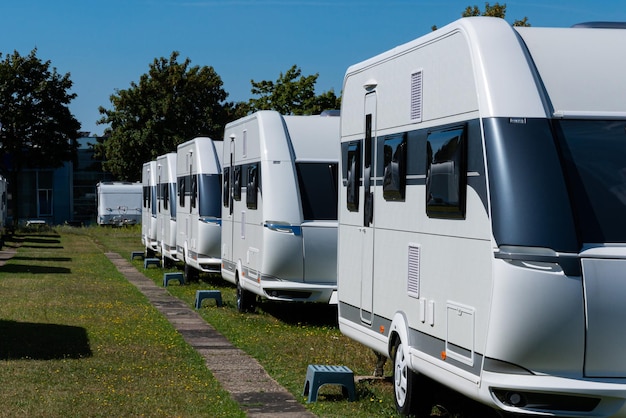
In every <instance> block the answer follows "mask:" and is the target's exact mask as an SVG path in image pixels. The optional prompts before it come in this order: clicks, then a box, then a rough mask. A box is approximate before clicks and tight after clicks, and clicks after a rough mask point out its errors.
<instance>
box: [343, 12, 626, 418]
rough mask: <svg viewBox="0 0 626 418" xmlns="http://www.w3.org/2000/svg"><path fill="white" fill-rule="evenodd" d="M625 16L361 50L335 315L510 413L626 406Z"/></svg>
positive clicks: (379, 347)
mask: <svg viewBox="0 0 626 418" xmlns="http://www.w3.org/2000/svg"><path fill="white" fill-rule="evenodd" d="M624 68H626V30H617V29H593V28H533V27H528V28H525V27H523V28H522V27H520V28H518V27H511V26H510V25H509V24H507V23H506V22H505V21H504V20H503V19H496V18H487V17H476V18H466V19H461V20H459V21H456V22H454V23H452V24H450V25H448V26H445V27H443V28H441V29H439V30H437V31H434V32H432V33H429V34H427V35H425V36H424V37H421V38H419V39H416V40H414V41H412V42H409V43H407V44H404V45H401V46H398V47H396V48H394V49H392V50H390V51H387V52H384V53H382V54H381V55H378V56H376V57H373V58H371V59H368V60H366V61H363V62H361V63H359V64H356V65H353V66H351V67H350V68H348V70H347V72H346V75H345V79H344V85H343V95H342V109H341V154H342V156H341V163H340V173H341V177H342V179H341V183H340V184H341V187H340V200H339V244H338V246H339V248H338V259H339V262H338V303H339V324H340V329H341V331H342V332H343V333H344V334H345V335H347V336H349V337H351V338H353V339H355V340H357V341H360V342H362V343H363V344H365V345H366V346H368V347H370V348H372V349H374V350H375V351H376V352H378V353H381V354H382V355H385V356H387V357H389V358H393V359H394V367H393V369H394V375H395V379H394V385H395V395H396V396H395V398H396V406H397V408H398V410H399V411H400V412H403V413H411V412H413V411H415V410H416V408H417V410H419V406H418V405H416V403H415V402H416V401H418V402H419V401H421V400H422V399H419V398H420V397H421V396H422V395H423V393H424V392H423V391H422V390H421V389H420V388H419V387H417V385H416V383H415V382H416V377H417V375H418V374H423V375H426V376H429V377H431V378H433V379H435V380H437V381H439V382H441V383H443V384H445V385H447V386H449V387H450V388H452V389H454V390H456V391H458V392H461V393H463V394H465V395H467V396H469V397H471V398H473V399H476V400H479V401H481V402H483V403H485V404H488V405H490V406H492V407H495V408H498V409H500V410H504V411H508V412H511V413H516V414H540V415H550V416H567V417H583V416H585V417H589V416H598V417H599V416H626V407H625V404H624V402H625V400H626V355H625V354H624V353H625V350H626V332H625V331H624V324H625V323H626V303H624V299H625V295H626V222H625V221H624V215H625V214H626V77H624V73H623V71H624Z"/></svg>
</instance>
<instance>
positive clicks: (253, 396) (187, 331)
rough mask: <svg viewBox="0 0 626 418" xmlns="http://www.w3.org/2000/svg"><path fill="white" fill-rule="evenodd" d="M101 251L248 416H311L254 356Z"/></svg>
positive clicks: (117, 258)
mask: <svg viewBox="0 0 626 418" xmlns="http://www.w3.org/2000/svg"><path fill="white" fill-rule="evenodd" d="M105 255H106V256H107V257H108V258H109V260H111V262H112V263H113V264H114V265H115V266H116V267H117V269H118V270H119V271H120V272H121V273H122V274H123V275H124V276H125V277H126V278H127V279H128V281H129V282H131V283H132V284H134V285H135V286H136V287H137V289H139V291H141V292H142V293H143V294H144V295H145V296H146V297H147V298H148V300H149V301H150V302H151V303H152V304H153V305H154V306H155V307H156V308H157V309H158V310H159V312H161V313H162V314H163V315H164V316H165V317H166V318H167V319H168V321H170V323H171V324H172V325H173V326H174V328H175V329H176V330H178V332H180V334H181V335H182V336H183V338H184V339H185V341H186V342H187V343H188V344H190V345H191V346H192V347H194V348H195V349H196V350H197V351H198V353H200V355H201V356H202V357H204V359H205V362H206V365H207V368H208V369H209V370H211V372H212V373H213V375H214V376H215V378H216V379H217V380H218V381H219V382H220V384H221V385H222V387H223V388H224V389H226V390H227V391H229V392H230V393H231V396H232V397H233V399H235V400H236V401H237V402H238V403H239V404H240V405H241V407H242V409H244V410H245V411H246V413H247V415H248V416H249V417H252V418H266V417H267V418H269V417H272V418H274V417H278V418H308V417H315V415H314V414H313V413H311V412H310V411H308V410H307V409H306V408H305V407H304V406H303V405H302V404H301V403H299V402H298V400H297V399H296V398H295V397H294V396H293V395H292V394H291V393H289V392H288V391H287V390H286V389H285V388H283V387H282V386H281V385H279V384H278V382H276V381H275V380H274V379H272V377H271V376H270V375H269V374H267V372H266V371H265V369H264V368H263V367H262V366H261V365H260V363H259V362H258V361H257V360H256V359H255V358H253V357H251V356H249V355H248V354H246V353H245V352H244V351H242V350H240V349H238V348H237V347H235V346H233V345H232V344H231V343H230V342H229V341H228V340H227V339H226V338H225V337H224V336H223V335H221V334H220V333H219V332H217V331H216V330H215V328H213V327H212V326H211V325H210V324H208V323H207V322H206V321H205V320H204V319H203V318H202V317H201V316H200V315H199V314H198V313H197V312H196V311H195V310H193V309H192V307H190V306H189V305H187V304H186V303H185V302H183V301H181V300H180V299H177V298H175V297H174V296H172V295H170V294H169V292H167V290H166V289H165V288H163V287H160V286H158V285H156V284H155V283H154V282H153V281H152V280H151V279H149V278H147V277H146V276H144V275H143V274H142V273H140V272H139V271H138V270H137V269H136V268H135V267H134V266H133V265H132V264H131V263H130V262H129V261H128V260H126V259H125V258H124V257H122V256H120V255H119V254H117V253H111V252H107V253H105Z"/></svg>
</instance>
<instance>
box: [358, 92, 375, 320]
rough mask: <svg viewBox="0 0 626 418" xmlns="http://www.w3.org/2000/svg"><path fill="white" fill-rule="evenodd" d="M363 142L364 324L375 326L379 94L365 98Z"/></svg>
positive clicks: (362, 274)
mask: <svg viewBox="0 0 626 418" xmlns="http://www.w3.org/2000/svg"><path fill="white" fill-rule="evenodd" d="M364 123H365V138H364V139H363V164H362V165H361V167H362V173H361V175H362V177H361V178H362V179H363V226H362V229H361V232H362V233H361V237H362V241H361V255H362V257H361V260H362V263H361V266H362V271H361V305H360V306H361V309H360V311H361V312H360V315H361V321H362V322H364V323H366V324H370V325H371V323H372V312H373V301H374V292H373V288H374V280H373V278H374V189H375V185H376V183H375V182H376V180H375V167H376V162H375V158H376V156H375V154H376V152H375V151H376V146H375V143H376V92H371V93H368V94H367V95H366V96H365V109H364Z"/></svg>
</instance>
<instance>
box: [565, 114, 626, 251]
mask: <svg viewBox="0 0 626 418" xmlns="http://www.w3.org/2000/svg"><path fill="white" fill-rule="evenodd" d="M556 123H557V127H558V129H557V131H558V132H559V135H558V138H559V145H560V150H561V153H562V159H563V166H564V168H565V174H566V178H567V179H566V180H567V182H568V183H569V189H570V191H571V192H570V199H571V201H572V204H573V209H574V213H575V214H576V217H575V219H576V224H577V228H578V233H579V237H580V239H581V241H582V243H607V242H611V243H623V242H626V222H624V214H626V122H624V121H618V120H608V121H602V120H595V121H594V120H563V121H557V122H556Z"/></svg>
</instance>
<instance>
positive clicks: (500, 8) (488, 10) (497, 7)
mask: <svg viewBox="0 0 626 418" xmlns="http://www.w3.org/2000/svg"><path fill="white" fill-rule="evenodd" d="M472 16H491V17H499V18H502V19H504V18H505V16H506V3H503V4H500V3H498V2H496V3H495V4H494V5H493V6H492V5H490V4H489V3H488V2H487V3H485V10H484V11H481V10H480V8H479V7H478V6H476V5H474V6H467V7H466V8H465V10H464V11H463V13H462V14H461V17H472ZM513 26H530V23H529V22H528V18H527V17H526V16H524V18H523V19H519V20H515V21H514V22H513ZM431 29H432V30H437V26H435V25H433V26H432V27H431Z"/></svg>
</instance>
